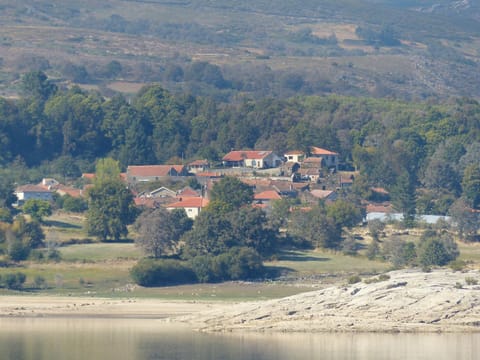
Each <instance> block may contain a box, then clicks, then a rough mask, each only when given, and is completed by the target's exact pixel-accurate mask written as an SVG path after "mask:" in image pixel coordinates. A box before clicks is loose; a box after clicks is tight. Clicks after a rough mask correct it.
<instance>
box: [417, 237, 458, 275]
mask: <svg viewBox="0 0 480 360" xmlns="http://www.w3.org/2000/svg"><path fill="white" fill-rule="evenodd" d="M459 255H460V252H459V251H458V246H457V244H456V242H455V241H454V240H453V238H452V236H451V235H450V234H449V233H447V232H442V233H438V232H436V231H433V230H427V231H425V233H424V234H423V235H422V237H421V238H420V247H419V260H420V263H421V264H422V265H423V266H424V267H429V266H433V265H438V266H443V265H446V264H448V263H449V262H450V261H453V260H455V259H456V258H457V257H458V256H459Z"/></svg>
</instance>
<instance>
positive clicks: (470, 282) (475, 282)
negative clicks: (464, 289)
mask: <svg viewBox="0 0 480 360" xmlns="http://www.w3.org/2000/svg"><path fill="white" fill-rule="evenodd" d="M465 283H466V284H467V285H478V280H477V279H474V278H472V277H467V278H465Z"/></svg>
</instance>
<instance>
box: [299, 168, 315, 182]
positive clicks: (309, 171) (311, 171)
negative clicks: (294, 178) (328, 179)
mask: <svg viewBox="0 0 480 360" xmlns="http://www.w3.org/2000/svg"><path fill="white" fill-rule="evenodd" d="M320 173H321V170H319V169H315V168H306V169H300V170H298V172H297V174H298V175H299V176H300V180H305V181H310V182H312V183H317V182H319V180H320V177H321V176H320Z"/></svg>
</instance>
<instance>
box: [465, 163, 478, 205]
mask: <svg viewBox="0 0 480 360" xmlns="http://www.w3.org/2000/svg"><path fill="white" fill-rule="evenodd" d="M462 189H463V193H462V195H463V197H464V198H465V200H466V201H467V203H468V204H469V205H470V206H471V207H472V208H474V209H478V208H479V207H480V165H479V164H472V165H468V166H467V167H466V168H465V171H464V173H463V180H462Z"/></svg>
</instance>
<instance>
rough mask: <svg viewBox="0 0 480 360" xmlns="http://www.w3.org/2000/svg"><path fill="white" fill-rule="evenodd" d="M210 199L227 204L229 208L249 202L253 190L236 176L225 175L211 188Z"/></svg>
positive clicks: (236, 207)
mask: <svg viewBox="0 0 480 360" xmlns="http://www.w3.org/2000/svg"><path fill="white" fill-rule="evenodd" d="M210 199H211V200H212V201H216V202H222V203H225V204H228V205H229V206H230V207H231V209H238V208H239V207H241V206H243V205H246V204H250V203H251V202H252V201H253V190H252V188H251V187H250V186H248V185H247V184H244V183H243V182H241V181H240V180H239V179H238V178H235V177H232V176H226V177H224V178H223V179H222V180H220V181H219V182H218V183H215V185H214V186H213V188H212V191H211V192H210Z"/></svg>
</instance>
